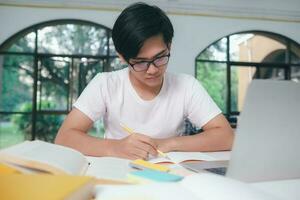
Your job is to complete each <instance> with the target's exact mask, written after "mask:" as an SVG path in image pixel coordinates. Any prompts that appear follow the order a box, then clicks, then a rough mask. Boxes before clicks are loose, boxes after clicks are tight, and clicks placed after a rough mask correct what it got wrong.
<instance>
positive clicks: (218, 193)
mask: <svg viewBox="0 0 300 200" xmlns="http://www.w3.org/2000/svg"><path fill="white" fill-rule="evenodd" d="M96 197H97V198H96V199H99V200H111V199H114V200H121V199H151V200H165V199H172V200H181V199H188V200H201V199H205V200H233V199H234V200H235V199H243V200H254V199H255V200H276V197H274V196H272V195H269V194H267V193H264V192H263V191H261V190H258V189H257V188H254V187H253V186H251V185H250V184H248V183H243V182H240V181H237V180H233V179H230V178H226V177H223V176H218V175H214V174H210V173H202V174H194V175H190V176H187V177H185V178H184V179H183V180H182V181H180V182H176V183H174V182H173V183H151V184H142V185H127V186H114V187H111V186H97V187H96Z"/></svg>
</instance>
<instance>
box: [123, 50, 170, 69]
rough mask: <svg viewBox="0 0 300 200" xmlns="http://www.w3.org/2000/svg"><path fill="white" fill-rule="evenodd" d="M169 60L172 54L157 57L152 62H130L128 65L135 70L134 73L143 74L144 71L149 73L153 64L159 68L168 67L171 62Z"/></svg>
mask: <svg viewBox="0 0 300 200" xmlns="http://www.w3.org/2000/svg"><path fill="white" fill-rule="evenodd" d="M169 58H170V53H169V54H167V55H163V56H159V57H156V58H154V59H153V60H150V61H141V62H137V63H130V62H128V63H129V65H130V66H131V67H132V68H133V70H134V71H136V72H142V71H147V70H148V68H149V67H150V65H151V64H153V65H154V66H155V67H157V68H158V67H161V66H164V65H166V64H167V63H168V62H169Z"/></svg>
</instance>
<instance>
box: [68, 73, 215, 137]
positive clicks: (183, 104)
mask: <svg viewBox="0 0 300 200" xmlns="http://www.w3.org/2000/svg"><path fill="white" fill-rule="evenodd" d="M74 107H76V108H77V109H78V110H80V111H81V112H83V113H84V114H85V115H87V116H88V117H89V118H90V119H91V120H93V121H96V120H98V119H100V118H103V121H104V127H105V137H106V138H112V139H121V138H123V137H125V136H127V133H126V132H124V130H122V127H121V126H120V123H122V124H125V125H126V126H128V127H130V128H131V129H133V130H134V132H136V133H142V134H145V135H148V136H150V137H153V138H167V137H171V136H178V135H180V134H182V133H183V131H184V120H185V118H188V119H189V120H190V121H191V122H192V123H193V124H194V125H196V126H198V127H202V126H203V125H205V124H206V123H207V122H208V121H210V120H211V119H212V118H214V117H215V116H216V115H218V114H220V113H221V110H220V109H219V108H218V107H217V105H216V104H215V103H214V101H213V100H212V99H211V97H210V96H209V95H208V94H207V92H206V90H205V89H204V88H203V87H202V86H201V84H200V83H199V82H198V81H197V80H196V79H195V78H194V77H192V76H190V75H186V74H173V73H169V72H166V73H165V75H164V81H163V86H162V88H161V90H160V92H159V94H158V95H157V96H156V97H155V98H154V99H152V100H150V101H145V100H143V99H142V98H141V97H140V96H139V95H138V94H137V92H136V91H135V89H134V88H133V86H132V85H131V82H130V80H129V70H128V68H125V69H122V70H119V71H114V72H104V73H99V74H98V75H96V76H95V77H94V78H93V80H91V82H90V83H89V84H88V85H87V87H86V88H85V89H84V91H83V92H82V93H81V95H80V97H79V98H78V99H77V101H76V102H75V104H74Z"/></svg>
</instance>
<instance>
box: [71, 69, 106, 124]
mask: <svg viewBox="0 0 300 200" xmlns="http://www.w3.org/2000/svg"><path fill="white" fill-rule="evenodd" d="M105 85H106V83H105V75H104V73H101V74H98V75H96V76H95V77H94V78H93V79H92V80H91V81H90V82H89V84H88V85H87V86H86V88H85V89H84V90H83V91H82V93H81V94H80V96H79V98H78V99H77V100H76V102H75V103H74V104H73V107H75V108H77V109H78V110H80V111H81V112H83V113H84V114H85V115H86V116H88V117H89V118H90V119H91V120H92V121H96V120H98V119H100V118H101V117H103V115H104V113H105V110H106V106H105V97H104V96H105V94H104V87H105Z"/></svg>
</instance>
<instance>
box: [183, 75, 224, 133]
mask: <svg viewBox="0 0 300 200" xmlns="http://www.w3.org/2000/svg"><path fill="white" fill-rule="evenodd" d="M190 81H191V82H190V84H189V87H188V89H187V101H186V108H187V109H186V112H187V113H186V116H187V118H188V119H189V120H190V121H191V122H192V123H193V124H194V125H196V126H197V127H200V128H201V127H203V126H204V125H205V124H206V123H207V122H209V121H210V120H211V119H213V118H214V117H216V116H217V115H218V114H220V113H221V110H220V108H219V107H218V106H217V105H216V103H215V102H214V101H213V99H212V98H211V97H210V96H209V94H208V93H207V91H206V90H205V89H204V87H203V86H202V85H201V83H199V81H198V80H197V79H195V78H194V77H191V80H190Z"/></svg>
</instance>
